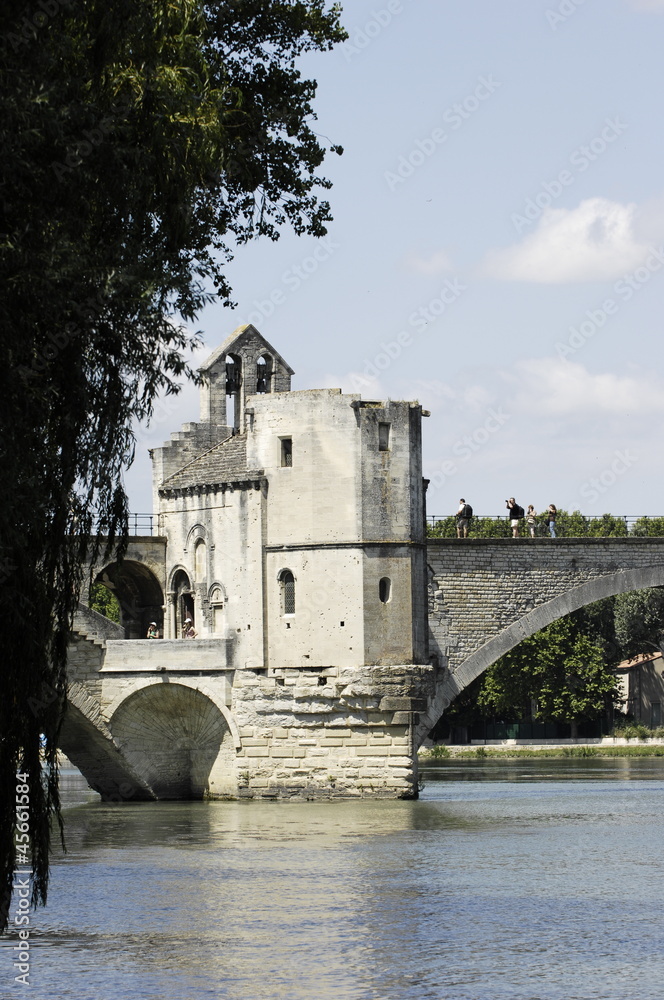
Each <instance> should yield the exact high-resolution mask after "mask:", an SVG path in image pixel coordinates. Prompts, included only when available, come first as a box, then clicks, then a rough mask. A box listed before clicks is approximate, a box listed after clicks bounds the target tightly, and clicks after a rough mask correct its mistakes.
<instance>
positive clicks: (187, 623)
mask: <svg viewBox="0 0 664 1000" xmlns="http://www.w3.org/2000/svg"><path fill="white" fill-rule="evenodd" d="M197 635H198V632H197V631H196V629H195V628H194V623H193V622H192V620H191V618H185V620H184V625H183V626H182V638H183V639H195V638H196V636H197Z"/></svg>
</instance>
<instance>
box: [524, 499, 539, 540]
mask: <svg viewBox="0 0 664 1000" xmlns="http://www.w3.org/2000/svg"><path fill="white" fill-rule="evenodd" d="M526 524H527V525H528V531H529V532H530V537H531V538H534V537H535V525H536V524H537V511H536V510H535V508H534V507H533V505H532V504H531V503H529V504H528V510H527V511H526Z"/></svg>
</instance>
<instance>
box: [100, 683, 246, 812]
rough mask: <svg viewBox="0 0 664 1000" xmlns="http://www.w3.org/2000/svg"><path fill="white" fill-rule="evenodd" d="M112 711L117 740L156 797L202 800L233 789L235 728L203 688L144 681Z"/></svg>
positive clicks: (185, 684) (111, 728)
mask: <svg viewBox="0 0 664 1000" xmlns="http://www.w3.org/2000/svg"><path fill="white" fill-rule="evenodd" d="M109 710H110V711H109V715H110V720H109V723H108V728H109V730H110V732H111V733H112V735H113V739H114V741H115V742H116V743H117V745H118V746H119V747H120V749H121V750H122V754H123V757H124V758H125V759H126V760H127V761H128V763H129V764H130V766H131V767H132V769H133V771H134V772H135V773H136V774H137V775H139V776H140V777H141V779H142V780H143V781H144V782H145V784H146V785H148V786H149V787H150V788H151V789H152V791H153V792H154V794H155V796H156V797H157V798H159V799H178V800H181V799H200V798H203V797H204V796H205V795H206V794H207V792H208V791H213V792H214V793H215V794H217V795H218V794H224V793H226V792H227V791H228V790H229V789H230V788H232V787H234V786H235V784H236V777H235V773H234V771H235V751H236V747H237V746H238V744H239V734H238V733H237V727H236V726H235V725H234V724H233V725H231V720H230V718H229V715H228V713H227V711H226V710H225V708H224V707H223V706H222V705H220V704H219V703H218V701H217V700H216V699H214V697H213V696H212V693H211V692H209V691H207V690H206V691H203V690H201V685H195V684H190V683H187V682H186V681H181V680H180V679H178V680H177V681H173V680H167V679H160V680H156V679H155V680H152V679H150V680H146V682H145V683H142V684H140V686H137V687H135V688H134V690H133V691H132V692H131V693H130V694H129V695H126V692H125V696H124V697H121V698H118V699H116V702H115V703H114V704H113V705H111V706H109ZM111 713H112V714H111Z"/></svg>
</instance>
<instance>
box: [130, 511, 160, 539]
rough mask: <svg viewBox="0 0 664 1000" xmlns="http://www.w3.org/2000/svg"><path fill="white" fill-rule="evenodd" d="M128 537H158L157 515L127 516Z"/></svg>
mask: <svg viewBox="0 0 664 1000" xmlns="http://www.w3.org/2000/svg"><path fill="white" fill-rule="evenodd" d="M129 534H130V535H158V534H159V515H158V514H130V515H129Z"/></svg>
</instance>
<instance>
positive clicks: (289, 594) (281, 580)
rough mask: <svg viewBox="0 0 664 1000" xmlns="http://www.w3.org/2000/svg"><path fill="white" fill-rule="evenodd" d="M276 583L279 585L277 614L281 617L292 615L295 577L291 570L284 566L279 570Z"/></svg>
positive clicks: (294, 605)
mask: <svg viewBox="0 0 664 1000" xmlns="http://www.w3.org/2000/svg"><path fill="white" fill-rule="evenodd" d="M277 582H278V584H279V614H280V615H282V616H283V615H294V614H295V607H296V604H295V584H296V577H295V574H294V573H293V570H292V569H290V568H289V567H286V566H285V567H283V568H282V569H280V570H279V572H278V573H277Z"/></svg>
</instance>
